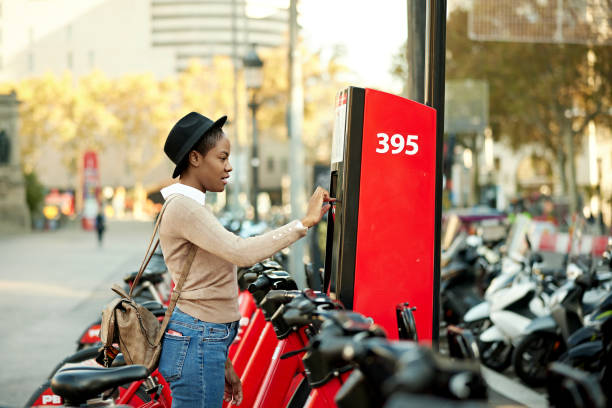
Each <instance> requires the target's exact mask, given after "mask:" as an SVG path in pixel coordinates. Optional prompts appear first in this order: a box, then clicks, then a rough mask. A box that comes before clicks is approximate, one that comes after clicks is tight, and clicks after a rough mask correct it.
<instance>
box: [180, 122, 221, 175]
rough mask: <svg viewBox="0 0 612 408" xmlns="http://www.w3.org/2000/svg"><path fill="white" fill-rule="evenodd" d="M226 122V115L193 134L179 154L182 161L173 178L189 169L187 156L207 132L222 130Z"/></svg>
mask: <svg viewBox="0 0 612 408" xmlns="http://www.w3.org/2000/svg"><path fill="white" fill-rule="evenodd" d="M226 121H227V116H225V115H224V116H221V117H220V118H219V119H217V120H216V121H214V122H213V123H212V125H209V124H204V125H202V126H201V127H199V128H198V129H197V130H196V131H195V132H193V135H192V136H191V137H190V138H189V140H188V141H187V143H185V147H184V148H183V149H182V150H181V151H180V152H179V154H178V157H180V158H181V159H180V160H179V162H178V164H177V165H176V167H175V168H174V172H172V178H177V177H178V176H180V175H181V173H182V172H183V171H184V170H185V169H186V168H187V154H188V153H189V152H190V151H192V150H193V148H194V147H195V145H196V144H197V143H198V142H199V141H200V139H201V138H202V136H204V135H205V134H206V132H208V131H209V130H211V129H215V128H222V127H223V125H224V124H225V122H226Z"/></svg>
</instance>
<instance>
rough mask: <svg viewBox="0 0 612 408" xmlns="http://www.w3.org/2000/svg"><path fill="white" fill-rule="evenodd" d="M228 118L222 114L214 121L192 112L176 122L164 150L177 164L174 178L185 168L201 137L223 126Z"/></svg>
mask: <svg viewBox="0 0 612 408" xmlns="http://www.w3.org/2000/svg"><path fill="white" fill-rule="evenodd" d="M226 120H227V116H221V117H220V118H219V119H217V120H216V121H215V122H213V121H212V120H210V119H208V118H207V117H206V116H204V115H201V114H199V113H197V112H191V113H188V114H187V115H185V116H183V117H182V118H180V119H179V121H178V122H176V124H175V125H174V126H173V127H172V130H170V133H169V134H168V138H167V139H166V144H165V145H164V152H165V153H166V155H167V156H168V157H169V158H170V160H172V162H173V163H174V164H176V168H175V169H174V172H173V173H172V178H176V177H178V176H179V174H181V172H182V171H183V170H184V169H185V160H186V158H187V155H188V153H189V152H190V151H191V150H192V149H193V148H194V147H195V145H196V143H198V142H199V141H200V138H201V137H202V136H204V134H205V133H206V132H208V131H209V130H210V129H213V128H220V127H222V126H223V125H224V124H225V121H226Z"/></svg>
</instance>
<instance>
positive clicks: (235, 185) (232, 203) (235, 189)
mask: <svg viewBox="0 0 612 408" xmlns="http://www.w3.org/2000/svg"><path fill="white" fill-rule="evenodd" d="M237 14H238V10H237V0H232V65H233V67H234V89H233V99H234V101H233V102H234V117H233V118H232V120H231V121H230V123H231V125H232V133H233V135H232V137H231V138H230V139H231V140H232V142H233V144H234V145H233V146H232V150H233V151H234V157H236V159H239V158H240V145H239V140H240V139H239V137H238V70H239V67H238V64H239V58H238V28H237V27H236V24H237V21H236V20H237ZM234 166H235V167H236V168H235V169H234V174H233V175H232V176H233V177H232V183H231V184H230V186H229V187H230V188H229V190H230V194H229V195H230V197H228V198H227V202H228V203H229V205H228V208H229V209H230V211H232V213H233V214H234V215H236V214H237V213H238V207H239V203H238V194H239V189H240V187H239V186H240V183H239V179H238V176H237V174H240V173H241V170H242V169H240V160H234ZM226 205H227V204H226Z"/></svg>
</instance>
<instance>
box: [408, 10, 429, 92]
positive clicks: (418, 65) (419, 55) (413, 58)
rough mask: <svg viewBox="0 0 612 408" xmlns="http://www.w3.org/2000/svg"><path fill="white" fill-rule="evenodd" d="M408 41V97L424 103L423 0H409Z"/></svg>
mask: <svg viewBox="0 0 612 408" xmlns="http://www.w3.org/2000/svg"><path fill="white" fill-rule="evenodd" d="M407 11H408V41H407V42H406V59H407V62H408V76H407V77H406V81H407V83H406V91H407V95H408V99H412V100H413V101H415V102H418V103H423V101H424V98H425V90H424V88H425V20H426V16H427V14H426V7H425V3H424V2H423V1H422V0H408V7H407Z"/></svg>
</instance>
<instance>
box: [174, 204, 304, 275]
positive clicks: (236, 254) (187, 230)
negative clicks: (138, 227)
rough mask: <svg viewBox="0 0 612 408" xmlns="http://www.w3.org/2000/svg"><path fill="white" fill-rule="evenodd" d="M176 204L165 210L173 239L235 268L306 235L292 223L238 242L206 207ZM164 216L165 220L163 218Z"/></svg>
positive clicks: (255, 260)
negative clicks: (177, 237)
mask: <svg viewBox="0 0 612 408" xmlns="http://www.w3.org/2000/svg"><path fill="white" fill-rule="evenodd" d="M187 203H188V201H185V200H176V203H173V204H174V205H172V206H171V208H168V211H169V212H170V214H167V215H170V216H171V218H172V222H171V223H169V224H170V225H171V227H170V228H171V229H172V230H173V231H172V232H173V235H175V236H180V237H182V238H185V239H186V240H188V241H190V242H192V243H194V244H195V245H197V246H198V247H200V248H202V249H203V250H205V251H208V252H210V253H212V254H215V255H217V256H219V257H220V258H223V259H225V260H226V261H229V262H231V263H233V264H235V265H238V266H251V265H253V264H255V263H257V262H261V261H263V260H264V259H266V258H269V257H270V256H272V255H273V254H275V253H276V252H278V251H280V250H281V249H283V248H286V247H288V246H289V245H291V244H293V243H294V242H295V241H297V240H298V239H300V238H301V237H303V236H305V235H306V232H307V231H308V229H307V228H305V227H304V226H303V225H302V223H301V222H299V221H297V220H295V221H292V222H290V223H288V224H286V225H284V226H282V227H279V228H277V229H275V230H272V231H269V232H266V233H265V234H262V235H259V236H256V237H250V238H242V237H239V236H238V235H235V234H233V233H231V232H230V231H228V230H226V229H225V228H224V227H223V225H221V223H220V222H219V220H217V218H216V217H215V216H214V214H213V213H212V212H211V211H210V210H209V209H208V208H206V207H203V206H199V205H197V203H194V205H193V206H192V205H191V203H189V204H187ZM167 215H166V216H167Z"/></svg>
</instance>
